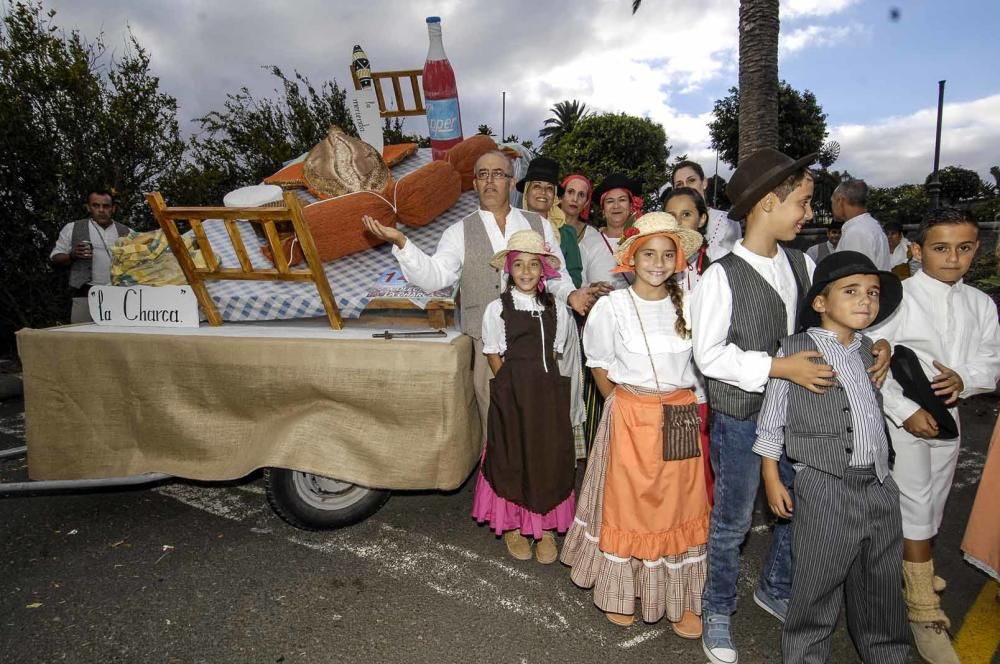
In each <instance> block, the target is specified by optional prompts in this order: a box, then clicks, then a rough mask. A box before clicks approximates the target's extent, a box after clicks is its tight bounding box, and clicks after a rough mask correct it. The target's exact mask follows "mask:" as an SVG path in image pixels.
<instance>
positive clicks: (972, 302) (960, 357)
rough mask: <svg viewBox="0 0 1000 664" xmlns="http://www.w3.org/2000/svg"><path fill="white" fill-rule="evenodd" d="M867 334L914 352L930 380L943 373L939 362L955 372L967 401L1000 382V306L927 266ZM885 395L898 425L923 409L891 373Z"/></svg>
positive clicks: (888, 411)
mask: <svg viewBox="0 0 1000 664" xmlns="http://www.w3.org/2000/svg"><path fill="white" fill-rule="evenodd" d="M867 334H868V335H869V336H870V337H871V338H872V339H886V340H887V341H888V342H889V343H891V344H892V345H893V346H894V347H895V346H896V345H903V346H906V347H907V348H910V349H911V350H913V352H914V353H916V355H917V357H918V358H919V359H920V365H921V367H922V368H923V370H924V374H926V375H927V378H928V379H931V378H933V377H934V376H936V375H938V374H939V373H941V372H940V371H939V370H938V369H937V368H936V367H935V366H934V361H935V360H937V361H938V362H939V363H940V364H943V365H944V366H946V367H948V368H949V369H952V370H953V371H955V372H956V373H957V374H958V375H959V376H961V377H962V382H963V383H964V385H965V389H964V390H963V392H962V394H961V395H960V396H961V398H963V399H964V398H965V397H970V396H972V395H974V394H982V393H984V392H992V391H993V390H994V389H996V384H997V380H1000V324H998V323H997V307H996V304H994V303H993V300H992V299H991V298H990V297H989V296H988V295H986V293H983V292H982V291H981V290H979V289H977V288H974V287H972V286H969V285H968V284H966V283H964V282H961V281H959V282H958V283H957V284H955V285H953V286H950V285H948V284H946V283H944V282H943V281H938V280H937V279H935V278H934V277H930V276H928V275H927V273H926V272H924V271H922V270H921V271H920V272H917V273H916V274H914V275H913V276H912V277H910V278H909V279H906V280H904V281H903V301H902V303H901V304H900V305H899V309H897V310H896V313H894V314H893V315H892V316H891V317H890V318H889V319H888V320H887V321H885V322H884V323H882V324H881V325H879V326H878V327H877V328H872V329H870V330H868V331H867ZM882 396H883V401H884V406H885V414H886V416H887V417H888V418H889V419H890V420H891V421H892V422H893V423H894V424H895V425H896V426H902V425H903V422H904V421H905V420H906V419H907V418H909V417H910V416H911V415H913V414H914V413H915V412H917V410H919V408H920V407H919V406H918V405H917V404H916V403H915V402H913V401H911V400H909V399H907V398H906V397H904V396H903V390H902V388H901V387H900V386H899V383H897V382H896V381H895V380H894V379H893V377H892V374H891V373H890V374H889V377H888V378H886V381H885V384H884V385H883V386H882Z"/></svg>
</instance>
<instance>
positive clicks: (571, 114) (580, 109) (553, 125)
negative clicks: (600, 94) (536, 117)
mask: <svg viewBox="0 0 1000 664" xmlns="http://www.w3.org/2000/svg"><path fill="white" fill-rule="evenodd" d="M549 112H550V113H552V116H553V117H551V118H547V119H546V120H545V122H544V123H543V124H544V125H545V126H544V127H542V130H541V131H540V132H538V137H539V138H541V139H542V140H543V141H550V140H559V139H560V138H561V137H562V136H564V135H565V134H568V133H569V132H571V131H573V129H574V127H576V125H577V124H578V123H579V122H580V121H581V120H583V119H585V118H588V117H590V116H591V115H593V114H592V113H591V112H590V111H588V110H587V105H586V104H584V103H582V102H579V101H577V100H576V99H574V100H572V101H561V102H559V103H558V104H556V105H555V106H553V107H552V108H550V109H549Z"/></svg>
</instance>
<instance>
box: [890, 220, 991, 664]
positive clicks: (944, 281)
mask: <svg viewBox="0 0 1000 664" xmlns="http://www.w3.org/2000/svg"><path fill="white" fill-rule="evenodd" d="M911 249H912V251H913V257H914V258H915V259H917V260H920V261H922V262H923V267H922V269H921V270H920V271H919V272H917V273H916V274H914V275H913V276H912V277H910V278H909V279H907V280H906V281H904V282H903V302H902V304H901V305H900V307H899V311H897V312H896V315H895V316H893V317H892V318H891V319H890V320H888V321H887V322H886V323H885V325H882V326H880V327H878V328H876V329H873V330H872V332H871V334H872V336H873V337H874V338H883V339H887V340H889V341H890V342H892V344H893V348H894V352H893V371H892V374H893V375H892V378H891V379H890V380H887V381H886V384H885V387H884V388H883V393H884V394H885V414H886V419H887V420H888V423H889V435H890V436H891V437H892V445H893V449H894V450H895V452H896V463H895V466H894V467H893V469H892V476H893V478H894V479H895V480H896V482H897V483H898V484H899V491H900V505H901V507H902V512H903V580H904V582H905V598H906V605H907V610H908V617H909V620H910V629H911V630H912V632H913V640H914V643H915V644H916V646H917V650H918V652H920V655H921V656H922V657H923V658H924V659H925V660H926V661H928V662H931V663H932V664H957V663H958V661H959V660H958V656H957V655H956V654H955V650H954V648H953V647H952V645H951V640H950V638H949V636H948V631H947V630H948V627H949V626H950V621H949V620H948V616H946V615H945V613H944V611H942V610H941V602H940V598H939V597H938V592H940V591H941V590H943V589H944V582H943V580H941V579H940V578H938V577H935V575H934V561H933V557H932V549H931V543H932V540H933V538H934V536H935V535H937V533H938V529H939V528H940V526H941V521H942V518H943V516H944V507H945V503H946V502H947V500H948V494H949V492H950V491H951V483H952V478H953V477H954V475H955V466H956V465H957V463H958V451H959V447H960V444H961V438H960V430H961V427H960V425H959V418H958V400H959V399H960V398H962V399H964V398H966V397H969V396H972V395H974V394H981V393H984V392H992V391H993V390H994V389H995V388H996V383H997V380H998V379H1000V324H998V323H997V307H996V304H994V302H993V300H992V299H991V298H990V297H989V296H988V295H986V294H985V293H983V292H982V291H980V290H978V289H976V288H974V287H972V286H970V285H969V284H966V283H964V282H963V277H964V276H965V275H966V273H967V272H968V271H969V268H970V267H971V265H972V260H973V258H974V257H975V254H976V251H977V250H978V249H979V229H978V227H977V225H976V220H975V219H974V218H973V217H972V216H971V215H970V214H969V213H968V212H965V211H963V210H956V209H953V208H943V209H938V210H933V211H932V212H930V213H929V214H928V216H927V217H926V218H925V219H924V221H923V223H922V224H921V225H920V228H919V230H918V231H917V237H916V239H915V241H914V242H913V243H912V245H911Z"/></svg>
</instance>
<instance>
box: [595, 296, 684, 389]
mask: <svg viewBox="0 0 1000 664" xmlns="http://www.w3.org/2000/svg"><path fill="white" fill-rule="evenodd" d="M633 298H634V304H633V301H630V300H633ZM636 309H638V312H639V313H638V316H637V315H636ZM682 311H683V313H684V317H685V319H686V320H688V321H690V312H689V311H688V309H687V297H685V298H684V305H683V309H682ZM640 321H641V325H640ZM676 322H677V312H676V310H675V309H674V304H673V302H672V301H671V300H670V298H669V297H667V298H664V299H662V300H643V299H642V298H641V297H639V296H638V295H636V294H635V292H634V291H633V290H632V289H631V288H624V289H622V290H616V291H613V292H611V293H609V294H608V295H606V296H604V297H602V298H600V299H599V300H598V301H597V304H595V305H594V308H593V309H591V311H590V315H589V316H587V325H586V327H584V328H583V348H584V351H585V352H586V354H587V366H588V367H591V368H599V369H605V370H607V372H608V379H609V380H610V381H612V382H614V383H618V384H626V385H635V386H637V387H644V388H648V389H651V390H655V389H657V383H658V384H659V389H660V390H662V391H664V392H668V391H673V390H677V389H692V390H693V389H696V388H697V386H698V382H697V377H696V375H695V369H694V364H693V363H692V361H691V340H690V339H682V338H680V337H679V336H678V335H677V332H676V330H675V329H674V324H675V323H676ZM643 330H645V339H643ZM647 342H648V343H649V350H648V351H647V346H646V343H647ZM650 353H652V358H650ZM654 366H655V367H656V372H655V376H654V372H653V367H654Z"/></svg>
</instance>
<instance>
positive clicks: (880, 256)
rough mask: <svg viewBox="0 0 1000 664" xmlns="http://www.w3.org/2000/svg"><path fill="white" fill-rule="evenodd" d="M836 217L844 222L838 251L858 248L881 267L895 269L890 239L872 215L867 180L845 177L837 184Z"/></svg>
mask: <svg viewBox="0 0 1000 664" xmlns="http://www.w3.org/2000/svg"><path fill="white" fill-rule="evenodd" d="M830 205H831V206H832V207H833V219H834V221H839V222H842V223H843V224H844V228H843V231H842V233H841V236H840V242H839V243H837V249H836V251H857V252H858V253H861V254H864V255H865V256H867V257H868V258H870V259H871V261H872V263H875V267H877V268H878V269H879V270H883V271H885V272H888V271H890V270H891V269H892V264H891V263H890V262H889V240H887V239H886V237H885V233H884V232H883V231H882V226H881V225H879V223H878V221H876V220H875V217H873V216H871V215H870V214H868V207H867V206H868V185H867V184H865V181H864V180H845V181H843V182H841V183H840V184H839V185H837V188H836V189H834V190H833V196H832V197H831V198H830Z"/></svg>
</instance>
